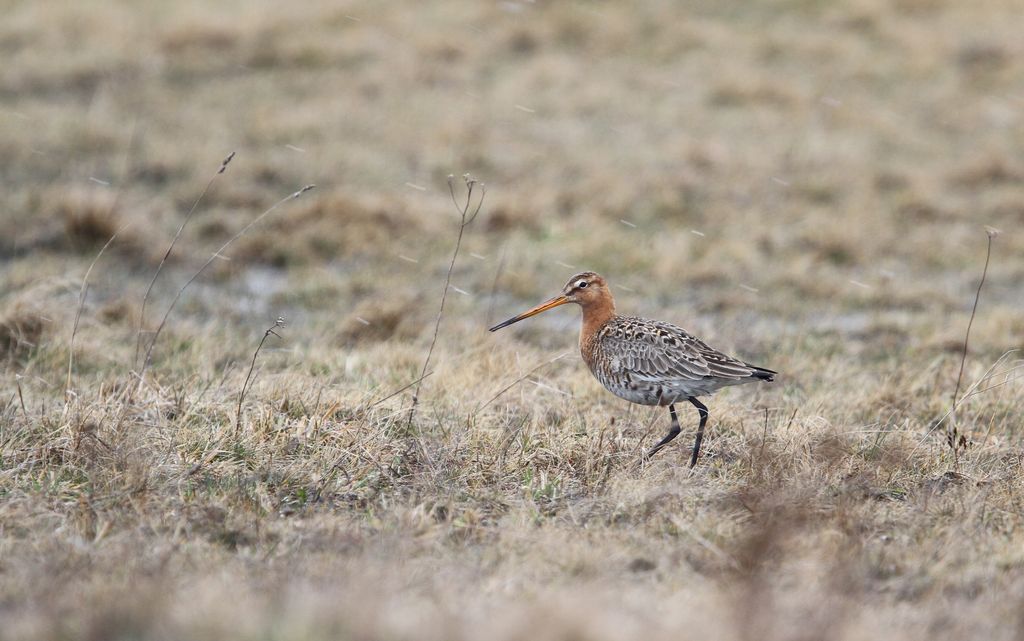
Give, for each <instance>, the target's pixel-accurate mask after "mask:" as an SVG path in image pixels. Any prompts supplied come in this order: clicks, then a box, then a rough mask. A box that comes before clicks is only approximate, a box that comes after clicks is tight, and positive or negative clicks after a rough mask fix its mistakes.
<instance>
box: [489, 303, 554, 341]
mask: <svg viewBox="0 0 1024 641" xmlns="http://www.w3.org/2000/svg"><path fill="white" fill-rule="evenodd" d="M568 302H569V299H568V298H566V297H565V296H562V295H559V296H555V297H554V298H552V299H551V300H547V301H544V302H543V303H541V304H540V305H537V306H536V307H534V308H533V309H529V310H526V311H525V312H523V313H522V314H520V315H518V316H513V317H512V318H510V319H508V320H507V321H505V322H504V323H498V324H497V325H495V326H494V327H492V328H490V329H489V330H487V331H489V332H494V331H497V330H499V329H501V328H502V327H508V326H509V325H511V324H512V323H518V322H519V321H521V320H523V319H524V318H529V317H531V316H536V315H537V314H539V313H541V312H546V311H548V310H549V309H551V308H552V307H558V306H559V305H565V304H566V303H568Z"/></svg>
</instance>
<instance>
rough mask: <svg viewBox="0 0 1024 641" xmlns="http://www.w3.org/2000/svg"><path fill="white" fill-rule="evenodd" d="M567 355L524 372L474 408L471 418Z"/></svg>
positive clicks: (560, 355) (561, 355) (563, 354)
mask: <svg viewBox="0 0 1024 641" xmlns="http://www.w3.org/2000/svg"><path fill="white" fill-rule="evenodd" d="M567 355H568V352H565V353H562V354H559V355H558V356H556V357H554V358H552V359H551V360H548V361H544V362H543V363H541V364H539V365H537V366H536V367H534V368H533V369H531V370H530V371H528V372H526V373H525V374H523V375H522V376H520V377H519V378H517V379H516V380H514V381H512V382H511V383H509V384H508V385H506V386H505V387H503V388H501V390H499V391H498V393H497V394H495V395H494V396H492V397H491V398H490V399H488V400H487V401H486V402H485V403H481V404H480V406H479V407H477V408H476V409H475V410H473V416H476V415H477V414H479V413H480V411H481V410H483V409H484V408H485V407H487V406H488V405H490V404H491V403H493V402H494V401H496V400H497V399H498V397H499V396H501V395H502V394H504V393H505V392H507V391H509V390H510V389H512V388H513V387H515V386H516V385H518V384H520V383H522V382H523V381H525V380H526V379H527V378H529V377H530V376H532V375H533V374H534V373H535V372H537V371H538V370H540V369H542V368H544V367H547V366H548V365H550V364H552V363H554V362H555V361H557V360H559V359H561V358H564V357H565V356H567Z"/></svg>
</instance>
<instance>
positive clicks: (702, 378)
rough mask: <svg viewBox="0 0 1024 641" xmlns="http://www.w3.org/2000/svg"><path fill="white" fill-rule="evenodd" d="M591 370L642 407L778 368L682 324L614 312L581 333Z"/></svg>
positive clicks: (743, 380)
mask: <svg viewBox="0 0 1024 641" xmlns="http://www.w3.org/2000/svg"><path fill="white" fill-rule="evenodd" d="M580 352H581V353H582V355H583V360H584V361H585V362H586V363H587V366H588V367H589V368H590V371H591V372H593V374H594V376H595V377H596V378H597V379H598V380H599V381H600V382H601V384H602V385H604V386H605V387H606V388H607V389H608V390H609V391H610V392H612V393H613V394H615V395H617V396H620V397H622V398H624V399H626V400H628V401H632V402H634V403H639V404H641V405H670V404H672V403H675V402H676V401H679V400H684V399H686V398H690V397H693V396H703V395H706V394H711V393H713V392H715V391H716V390H718V389H719V388H721V387H725V386H728V385H738V384H740V383H746V382H750V381H753V380H765V381H771V380H773V377H774V375H775V372H773V371H772V370H769V369H764V368H762V367H757V366H754V365H751V364H749V363H745V362H743V361H741V360H739V359H736V358H733V357H731V356H728V355H727V354H724V353H722V352H720V351H718V350H716V349H714V348H712V347H711V346H709V345H708V344H707V343H705V342H704V341H702V340H700V339H699V338H697V337H696V336H693V335H692V334H690V333H688V332H687V331H686V330H684V329H682V328H681V327H677V326H675V325H673V324H671V323H666V322H663V321H656V320H649V319H646V318H637V317H633V316H612V317H611V318H610V319H608V320H607V321H606V322H605V323H604V324H603V325H601V326H600V327H599V328H595V329H594V330H593V331H591V332H590V333H589V334H584V335H581V336H580Z"/></svg>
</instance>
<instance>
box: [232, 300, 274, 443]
mask: <svg viewBox="0 0 1024 641" xmlns="http://www.w3.org/2000/svg"><path fill="white" fill-rule="evenodd" d="M282 327H284V317H283V316H278V317H277V320H276V321H274V324H273V325H271V326H270V327H268V328H267V331H265V332H263V338H261V339H260V344H259V345H257V346H256V351H255V352H253V353H252V362H251V363H249V373H248V374H246V375H245V382H244V383H242V391H241V392H239V393H238V411H237V412H235V438H238V433H239V432H240V431H241V429H242V401H244V400H245V393H246V391H248V389H249V382H250V381H251V380H253V371H255V369H256V357H257V356H259V355H260V350H261V349H263V343H266V342H267V339H268V338H270V337H271V336H276V337H277V338H278V339H280V338H281V335H280V334H278V333H277V331H276V330H278V329H281V328H282Z"/></svg>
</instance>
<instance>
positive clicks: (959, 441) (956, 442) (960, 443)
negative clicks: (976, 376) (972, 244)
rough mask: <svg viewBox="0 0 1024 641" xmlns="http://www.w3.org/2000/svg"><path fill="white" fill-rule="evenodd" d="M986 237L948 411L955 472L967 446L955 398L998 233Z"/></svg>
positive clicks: (958, 389)
mask: <svg viewBox="0 0 1024 641" xmlns="http://www.w3.org/2000/svg"><path fill="white" fill-rule="evenodd" d="M985 233H986V235H987V236H988V245H987V247H986V249H985V267H984V268H982V270H981V282H979V283H978V291H977V292H975V294H974V306H973V307H972V308H971V318H970V320H968V321H967V331H966V333H965V334H964V350H963V354H962V355H961V357H960V372H959V374H957V377H956V387H955V388H954V389H953V399H952V405H951V407H950V410H949V416H950V421H949V424H948V428H947V430H946V441H947V442H948V443H949V446H950V448H952V450H953V466H954V468H955V469H956V470H959V469H960V456H959V450H960V448H961V447H966V446H967V438H966V437H965V436H964V435H962V434H960V433H959V429H958V428H957V424H956V409H957V406H958V402H957V396H958V395H959V394H960V383H961V381H962V380H963V376H964V366H965V365H966V363H967V351H968V347H969V345H970V340H971V327H972V326H973V325H974V316H975V315H976V314H977V313H978V302H979V301H980V300H981V288H982V287H984V286H985V277H986V276H987V275H988V264H989V260H990V259H991V258H992V240H993V239H994V238H995V237H996V236H997V235H998V234H999V232H998V231H997V230H995V229H992V228H991V227H989V228H986V230H985Z"/></svg>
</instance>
